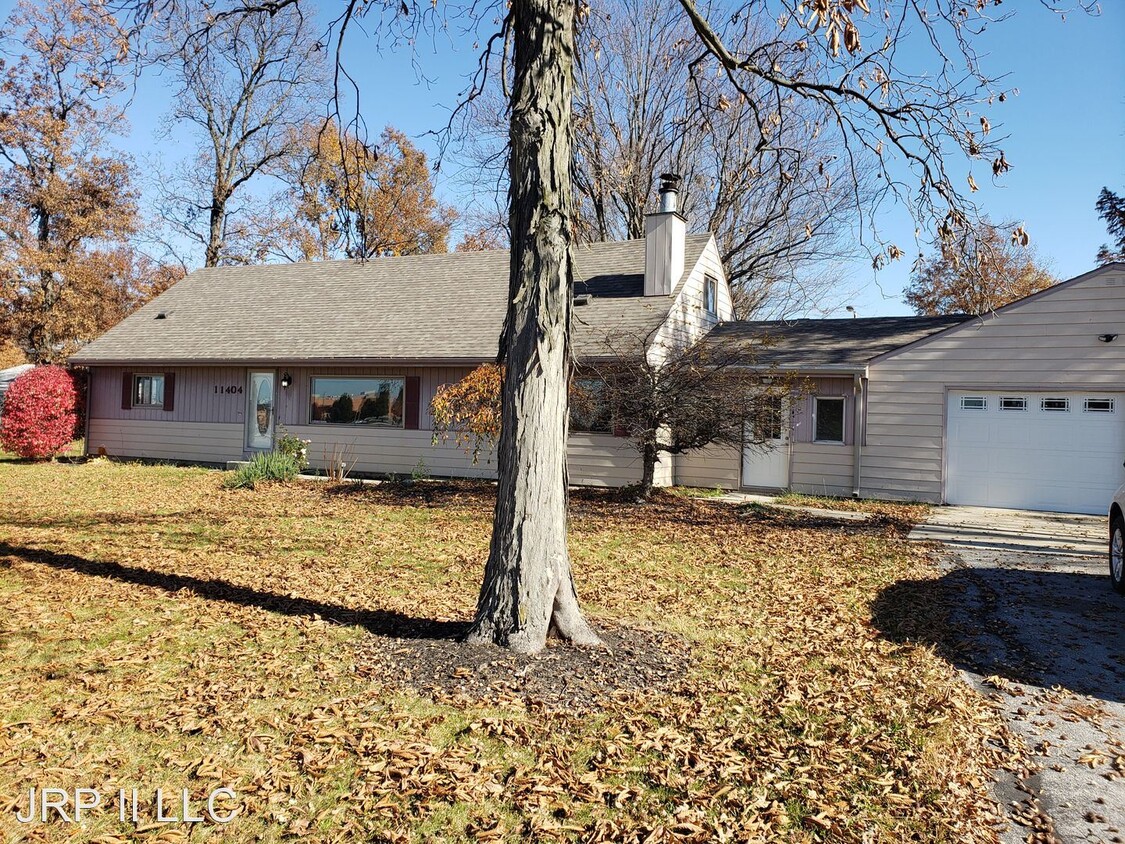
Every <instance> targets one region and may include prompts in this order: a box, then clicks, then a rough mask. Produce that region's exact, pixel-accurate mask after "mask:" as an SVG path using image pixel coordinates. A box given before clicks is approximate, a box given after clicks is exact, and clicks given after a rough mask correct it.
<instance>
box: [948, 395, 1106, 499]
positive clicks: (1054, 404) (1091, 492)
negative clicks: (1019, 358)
mask: <svg viewBox="0 0 1125 844" xmlns="http://www.w3.org/2000/svg"><path fill="white" fill-rule="evenodd" d="M946 425H947V428H946V438H945V449H946V464H945V498H946V501H947V502H949V503H950V504H978V505H983V506H987V507H1014V508H1017V509H1025V510H1053V511H1056V512H1063V513H1067V512H1069V513H1105V512H1107V511H1108V510H1109V502H1110V499H1111V498H1112V496H1113V493H1114V491H1116V489H1117V488H1118V487H1119V486H1120V485H1121V484H1123V483H1125V469H1123V468H1122V466H1121V464H1122V460H1125V394H1122V393H1117V394H1112V393H1029V392H1021V391H1018V390H1013V391H1009V392H999V393H992V392H989V393H985V392H951V393H950V394H949V408H948V414H947V422H946Z"/></svg>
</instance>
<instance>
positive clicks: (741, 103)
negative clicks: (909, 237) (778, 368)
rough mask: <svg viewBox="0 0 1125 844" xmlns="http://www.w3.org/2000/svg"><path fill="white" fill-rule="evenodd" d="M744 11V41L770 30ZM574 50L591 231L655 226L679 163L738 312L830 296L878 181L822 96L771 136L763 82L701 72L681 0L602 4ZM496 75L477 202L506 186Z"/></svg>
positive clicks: (577, 183) (585, 235) (483, 131)
mask: <svg viewBox="0 0 1125 844" xmlns="http://www.w3.org/2000/svg"><path fill="white" fill-rule="evenodd" d="M745 20H746V23H745V25H744V26H743V27H742V28H741V29H740V30H739V32H738V35H737V38H738V42H739V43H740V44H752V43H754V42H756V41H758V40H761V39H763V38H766V37H767V33H766V30H765V28H763V27H762V26H761V25H760V24H759V23H758V22H757V18H756V17H748V18H746V19H745ZM577 49H578V56H579V61H578V62H577V63H576V82H575V102H574V121H575V135H574V137H575V149H574V156H575V161H574V185H573V187H574V191H575V202H576V205H575V207H576V212H575V213H576V217H575V227H576V231H577V236H578V237H579V239H580V240H582V241H585V242H590V241H613V240H624V239H635V238H642V237H644V225H645V223H644V221H645V216H646V215H647V214H649V213H651V212H653V211H655V210H656V204H657V199H658V197H657V195H656V191H655V185H656V183H657V177H658V175H659V174H660V173H663V172H671V173H677V174H679V175H681V177H682V185H683V190H682V194H681V195H682V202H681V211H682V213H683V214H684V215H685V217H686V218H687V219H688V221H689V226H690V227H691V229H692V230H693V231H700V232H713V233H714V234H715V236H716V239H717V242H718V245H719V249H720V253H721V254H722V257H723V263H724V267H725V269H726V273H727V277H728V279H729V281H730V282H731V284H732V286H733V292H734V295H735V299H736V303H737V304H738V306H739V312H740V313H742V314H743V315H751V314H755V315H758V316H762V315H782V314H785V313H789V312H793V311H803V310H806V309H808V308H809V307H816V306H818V305H820V304H821V303H822V302H823V301H824V299H825V297H826V296H829V295H831V291H832V289H833V288H834V286H835V285H836V283H837V277H836V276H835V275H833V274H831V273H828V272H826V271H825V270H826V269H827V268H828V267H829V266H831V265H832V262H833V261H834V260H835V259H838V258H840V257H843V256H846V255H850V254H854V252H855V246H854V244H855V241H854V237H853V227H852V221H853V220H854V218H855V216H856V214H857V209H856V206H857V204H858V203H860V202H861V201H862V200H863V198H864V197H865V196H866V195H867V193H868V192H869V186H868V185H867V181H868V180H866V179H865V178H862V177H863V175H864V174H863V171H862V170H854V171H853V169H852V168H851V167H849V166H848V162H847V161H846V159H845V157H843V156H841V155H840V154H839V150H838V149H837V148H834V147H832V146H830V145H829V144H828V143H827V142H826V140H825V138H824V137H823V136H821V134H820V129H821V127H820V125H819V124H818V120H822V118H820V117H819V115H817V114H816V113H815V111H814V110H813V109H812V108H810V107H809V106H807V105H804V104H802V103H800V102H799V101H791V102H790V106H791V109H792V110H793V111H794V112H795V113H794V114H792V115H790V116H789V117H788V119H787V120H786V121H785V123H784V125H781V124H778V126H777V127H775V126H774V125H773V124H772V123H767V124H765V126H766V128H765V134H763V132H762V130H761V129H760V128H759V123H758V122H757V121H756V120H755V119H754V115H753V109H754V108H755V107H756V106H755V103H756V102H758V101H759V100H761V99H762V96H761V95H762V94H763V93H764V91H759V92H758V93H759V95H758V96H756V97H755V99H754V100H751V99H749V98H747V97H745V96H741V95H740V93H739V91H737V90H736V89H735V87H734V86H732V85H731V84H730V82H729V80H727V79H725V78H724V77H723V76H721V75H717V74H716V73H713V72H712V73H695V72H694V71H693V62H694V61H695V60H696V59H698V58H699V56H698V53H699V48H698V44H697V43H696V41H695V38H694V33H693V32H692V29H691V24H690V23H689V22H688V21H687V20H686V18H685V17H684V15H683V11H682V9H681V8H680V6H679V4H678V3H677V2H676V0H609V2H606V3H600V4H597V6H596V7H592V8H591V10H590V14H589V18H588V20H586V21H585V23H584V24H583V26H582V27H580V29H579V37H578V45H577ZM497 73H499V71H497ZM499 85H500V81H499V80H493V82H492V85H491V87H489V88H488V89H486V90H485V91H483V92H482V95H481V97H479V98H478V99H477V100H476V101H474V104H473V107H472V108H471V109H470V118H469V120H468V121H467V122H468V126H467V128H466V129H465V135H466V137H465V138H464V140H463V141H462V143H461V145H460V156H461V157H462V158H463V159H464V161H465V165H466V166H465V170H466V172H467V173H469V174H471V176H472V178H471V179H469V181H470V183H471V184H472V185H473V187H474V195H475V196H476V197H477V203H478V205H480V204H481V203H482V202H483V203H484V204H485V208H483V209H480V208H476V209H474V210H477V211H478V213H479V212H480V211H482V210H483V211H485V212H487V208H488V207H491V204H492V201H493V199H494V198H495V196H496V194H497V193H498V191H497V190H496V187H495V185H496V183H499V185H500V187H501V188H502V187H503V185H504V184H505V182H504V180H503V172H504V171H503V167H504V164H505V153H506V133H505V125H504V120H505V119H506V114H505V111H504V109H503V107H502V105H501V104H500V103H499V101H500V100H501V94H500V92H499V91H498V90H497V88H498V87H499ZM756 85H757V87H758V88H764V83H760V82H759V83H756ZM802 113H803V114H802ZM801 118H803V119H801ZM857 175H858V176H859V177H860V178H858V179H857ZM501 192H502V191H501ZM493 228H494V229H495V228H497V227H496V226H493Z"/></svg>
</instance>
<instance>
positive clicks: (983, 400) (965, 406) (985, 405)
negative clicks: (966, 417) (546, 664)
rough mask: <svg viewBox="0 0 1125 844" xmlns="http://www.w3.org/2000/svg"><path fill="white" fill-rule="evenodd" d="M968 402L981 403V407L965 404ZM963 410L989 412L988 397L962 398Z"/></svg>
mask: <svg viewBox="0 0 1125 844" xmlns="http://www.w3.org/2000/svg"><path fill="white" fill-rule="evenodd" d="M967 401H979V402H980V406H979V407H977V406H976V405H971V404H965V402H967ZM961 409H962V410H971V411H978V410H988V396H961Z"/></svg>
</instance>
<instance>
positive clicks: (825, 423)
mask: <svg viewBox="0 0 1125 844" xmlns="http://www.w3.org/2000/svg"><path fill="white" fill-rule="evenodd" d="M813 416H814V419H813V426H814V427H813V442H818V443H833V444H836V445H841V444H843V442H844V399H843V398H835V397H833V398H824V397H821V396H817V397H816V399H814V403H813Z"/></svg>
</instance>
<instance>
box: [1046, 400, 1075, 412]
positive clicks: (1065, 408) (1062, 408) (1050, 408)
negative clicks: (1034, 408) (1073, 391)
mask: <svg viewBox="0 0 1125 844" xmlns="http://www.w3.org/2000/svg"><path fill="white" fill-rule="evenodd" d="M1039 409H1040V410H1042V411H1043V412H1044V413H1069V412H1070V399H1067V398H1043V399H1040V401H1039Z"/></svg>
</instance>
